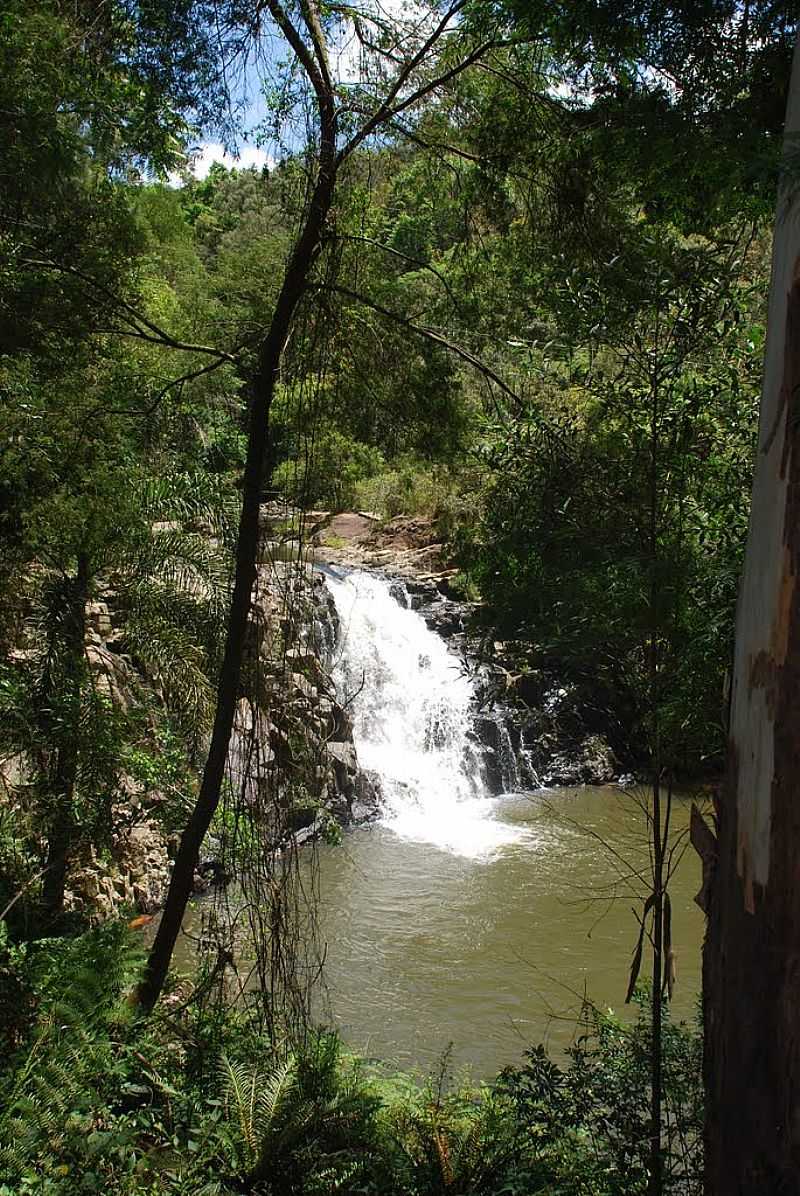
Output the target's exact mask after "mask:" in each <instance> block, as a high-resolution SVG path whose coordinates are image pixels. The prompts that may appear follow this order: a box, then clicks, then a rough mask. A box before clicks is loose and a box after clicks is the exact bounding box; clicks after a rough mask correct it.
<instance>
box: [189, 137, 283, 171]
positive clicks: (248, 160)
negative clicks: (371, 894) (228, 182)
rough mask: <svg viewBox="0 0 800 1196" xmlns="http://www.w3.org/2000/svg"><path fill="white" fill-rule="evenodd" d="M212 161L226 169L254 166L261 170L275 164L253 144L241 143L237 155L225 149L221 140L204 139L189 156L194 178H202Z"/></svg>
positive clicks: (268, 155)
mask: <svg viewBox="0 0 800 1196" xmlns="http://www.w3.org/2000/svg"><path fill="white" fill-rule="evenodd" d="M214 162H221V163H222V165H223V166H226V167H227V168H228V170H232V169H233V168H234V167H235V168H236V169H237V170H248V169H249V168H250V167H251V166H255V168H256V169H257V170H261V169H262V167H264V166H269V168H270V170H271V169H272V168H273V166H274V165H275V159H274V158H273V157H271V155H270V154H268V153H266V152H265V151H264V150H262V149H259V148H258V146H255V145H243V146H242V149H241V151H240V153H239V155H238V156H237V157H234V156H233V154H229V153H227V152H226V151H225V149H224V147H223V145H222V142H221V141H205V142H203V143H202V144H201V145H199V146H198V149H197V152H196V153H195V154H194V155H193V156H192V158H191V167H190V168H191V172H192V174H193V175H194V177H195V178H196V179H204V178H205V177H206V175H207V174H208V172H209V170H210V169H211V167H212V165H213V163H214Z"/></svg>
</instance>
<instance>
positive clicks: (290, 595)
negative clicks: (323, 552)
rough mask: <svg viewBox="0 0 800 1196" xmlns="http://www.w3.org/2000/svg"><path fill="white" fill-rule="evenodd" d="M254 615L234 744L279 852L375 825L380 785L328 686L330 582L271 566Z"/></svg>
mask: <svg viewBox="0 0 800 1196" xmlns="http://www.w3.org/2000/svg"><path fill="white" fill-rule="evenodd" d="M252 610H253V614H252V618H251V626H250V636H249V650H248V657H247V659H246V661H245V677H244V683H243V694H242V698H241V700H240V702H239V709H238V712H237V719H236V726H235V731H234V739H233V742H232V745H231V757H230V759H231V772H232V776H233V778H234V780H235V781H236V782H237V783H238V784H239V785H241V786H242V787H243V790H244V792H245V795H246V796H247V797H248V798H249V800H251V801H256V800H258V801H260V802H261V803H262V808H266V809H267V810H268V814H267V817H268V819H269V820H270V824H271V825H270V832H269V837H270V840H271V841H272V842H273V843H274V844H275V845H276V846H279V845H280V844H281V843H282V842H283V841H285V839H286V837H287V835H295V836H297V835H298V834H299V835H300V836H301V838H302V839H304V840H307V839H308V838H311V837H314V836H319V835H324V834H326V833H330V831H331V829H332V828H334V827H335V826H339V827H349V826H353V825H356V824H358V823H362V822H366V821H369V820H370V819H371V818H374V817H375V816H376V814H377V811H378V807H379V792H378V786H377V783H376V780H375V778H374V777H373V776H371V775H370V774H367V773H365V772H363V771H362V770H361V768H360V766H359V763H358V757H357V755H356V749H355V746H354V744H353V728H352V724H351V722H350V717H349V715H348V713H347V711H346V710H345V709H344V708H343V707H342V706H341V705H340V703H339V701H338V697H337V694H336V687H335V685H334V683H333V681H332V680H331V676H330V670H331V667H332V664H333V656H334V653H335V649H336V641H337V635H338V619H337V615H336V608H335V606H334V603H333V598H332V596H331V594H330V592H329V591H328V589H327V586H326V585H325V579H324V577H323V576H322V574H321V573H319V572H318V571H317V570H315V569H313V568H312V566H311V565H309V564H305V563H303V562H301V561H269V560H267V561H265V562H264V563H262V565H261V566H260V568H259V572H258V579H257V583H256V590H255V593H254V601H253V608H252ZM309 813H313V817H311V818H309V817H308V815H309ZM298 823H302V825H297V824H298Z"/></svg>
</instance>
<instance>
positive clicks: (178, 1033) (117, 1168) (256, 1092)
mask: <svg viewBox="0 0 800 1196" xmlns="http://www.w3.org/2000/svg"><path fill="white" fill-rule="evenodd" d="M0 956H2V957H1V958H0V974H2V975H3V976H5V977H6V980H7V983H6V984H5V986H4V987H2V989H0V1000H3V995H2V994H4V993H5V994H10V996H8V998H7V999H8V1000H9V1001H14V1002H16V1003H17V1005H19V996H18V994H19V993H21V992H24V993H25V1001H24V1003H23V1004H22V1005H21V1006H20V1007H19V1008H16V1009H15V1010H14V1011H13V1012H14V1013H15V1016H16V1022H15V1025H16V1032H15V1033H16V1036H15V1039H14V1042H13V1043H12V1047H11V1049H10V1050H9V1052H8V1053H7V1054H6V1056H5V1057H4V1059H3V1062H2V1063H0V1196H17V1194H28V1193H38V1194H41V1196H55V1194H58V1196H74V1194H82V1193H95V1192H101V1191H102V1192H105V1193H114V1194H119V1196H155V1194H156V1193H159V1194H160V1193H167V1194H173V1196H179V1194H180V1196H189V1194H191V1196H214V1194H220V1196H222V1194H226V1193H242V1192H252V1193H261V1194H264V1196H278V1194H280V1196H294V1194H298V1196H299V1194H301V1193H303V1194H305V1193H308V1194H319V1196H323V1194H328V1193H331V1194H332V1193H350V1194H352V1196H378V1194H381V1196H438V1194H442V1196H468V1194H470V1196H473V1194H474V1196H522V1194H523V1193H525V1194H532V1193H548V1194H549V1196H622V1193H625V1194H626V1196H636V1194H637V1193H644V1192H645V1191H646V1186H647V1169H646V1158H647V1155H646V1147H647V1134H648V1123H647V1110H648V1090H647V1061H648V1049H649V1047H648V1040H649V1027H648V1024H647V1007H646V1002H642V1005H641V1007H640V1010H639V1020H638V1021H637V1022H636V1023H635V1024H634V1025H633V1026H632V1027H626V1026H623V1025H622V1024H621V1023H619V1022H618V1021H616V1020H615V1019H614V1018H613V1017H611V1016H601V1015H599V1014H597V1013H590V1015H589V1017H588V1020H587V1023H586V1025H585V1027H584V1032H583V1033H582V1035H581V1037H580V1038H578V1040H577V1041H576V1043H575V1045H574V1046H573V1048H572V1050H571V1051H570V1052H569V1055H568V1058H567V1060H566V1062H562V1063H560V1064H559V1063H556V1062H554V1061H553V1060H551V1059H549V1058H548V1057H547V1055H546V1054H545V1052H544V1050H543V1048H541V1047H536V1048H533V1049H531V1050H530V1051H529V1052H528V1054H527V1056H526V1058H525V1060H524V1062H523V1063H522V1064H521V1065H520V1066H518V1067H514V1068H508V1069H506V1070H505V1071H504V1072H503V1073H502V1074H501V1075H500V1076H499V1077H498V1078H497V1080H496V1081H495V1082H493V1083H492V1084H487V1085H482V1086H474V1085H467V1084H465V1083H463V1082H461V1083H454V1082H453V1080H452V1078H451V1076H450V1074H449V1071H448V1068H447V1065H446V1059H445V1061H443V1063H442V1066H441V1067H440V1069H439V1070H438V1072H437V1073H436V1074H435V1075H434V1076H433V1077H432V1078H431V1079H429V1080H428V1082H427V1083H425V1084H422V1085H420V1084H418V1083H415V1082H414V1081H412V1080H411V1078H410V1077H407V1076H402V1075H401V1076H396V1075H395V1076H392V1075H389V1074H388V1073H386V1072H383V1071H378V1070H376V1069H375V1068H374V1067H371V1068H367V1065H366V1064H365V1063H364V1062H363V1061H360V1060H358V1059H356V1058H354V1057H353V1056H352V1055H350V1054H348V1053H347V1052H346V1051H345V1050H344V1048H343V1046H342V1044H341V1042H340V1040H339V1039H338V1037H337V1036H336V1035H335V1034H333V1033H331V1032H328V1031H325V1030H318V1031H315V1032H309V1033H308V1035H307V1037H306V1040H305V1041H304V1042H302V1043H299V1044H294V1045H293V1046H289V1044H287V1043H283V1042H274V1041H269V1040H267V1039H266V1038H265V1037H264V1036H263V1035H261V1034H260V1033H259V1032H258V1031H257V1029H256V1028H255V1025H254V1024H253V1023H252V1022H251V1021H250V1018H249V1015H248V1012H247V1010H246V1009H244V1008H241V1007H240V1008H237V1009H232V1010H231V1009H220V1008H218V1007H216V1006H213V1005H209V1006H207V1007H203V1006H202V1005H201V1004H200V1003H199V1002H191V1001H190V1002H189V1003H188V1004H186V1002H185V1000H183V999H182V998H180V999H179V998H176V999H175V1001H174V1003H173V1004H170V998H169V997H168V998H167V1000H166V1001H164V1002H162V1005H161V1006H160V1007H159V1008H158V1010H157V1011H156V1013H155V1014H154V1015H153V1016H151V1017H150V1018H149V1019H143V1018H141V1017H140V1016H139V1015H138V1012H137V1010H136V1008H135V1006H134V1005H133V1004H132V1003H131V1000H130V994H131V992H132V991H133V989H134V986H135V981H136V978H137V975H138V973H139V969H140V965H141V949H140V947H138V946H137V945H136V941H135V939H134V937H133V936H132V935H131V933H130V932H129V931H128V930H127V929H126V928H125V927H124V926H122V925H120V924H109V925H106V926H104V927H102V928H100V929H96V930H92V931H90V932H89V933H88V934H84V935H82V936H81V937H78V938H75V939H72V940H67V939H59V940H55V939H51V940H40V941H38V942H35V943H30V944H28V945H26V946H21V947H12V946H9V945H8V944H7V943H6V944H3V945H0ZM12 981H13V983H12ZM15 994H16V995H15ZM20 1008H21V1009H22V1010H23V1014H20ZM11 1012H12V1010H11V1009H9V1008H4V1009H2V1010H0V1016H2V1018H3V1020H4V1021H5V1019H6V1015H7V1014H10V1013H11ZM699 1060H700V1035H699V1032H698V1030H697V1029H696V1028H693V1027H689V1026H686V1025H680V1026H678V1025H672V1024H670V1023H669V1022H668V1024H667V1032H666V1035H665V1060H664V1073H665V1110H666V1112H665V1125H664V1137H665V1142H666V1147H667V1158H666V1173H667V1184H668V1186H667V1189H666V1190H667V1191H673V1192H681V1193H687V1194H691V1193H694V1192H699V1191H700V1180H699V1170H700V1167H699V1142H700V1136H699V1133H700V1131H699V1127H700V1125H701V1121H702V1109H701V1103H700V1080H699V1070H700V1068H699Z"/></svg>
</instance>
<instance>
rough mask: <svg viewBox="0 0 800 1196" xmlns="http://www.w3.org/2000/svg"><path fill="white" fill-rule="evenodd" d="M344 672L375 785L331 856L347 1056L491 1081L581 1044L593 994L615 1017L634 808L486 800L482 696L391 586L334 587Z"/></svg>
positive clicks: (680, 995)
mask: <svg viewBox="0 0 800 1196" xmlns="http://www.w3.org/2000/svg"><path fill="white" fill-rule="evenodd" d="M328 584H329V586H330V588H331V590H332V592H333V594H334V599H335V602H336V606H337V610H338V613H339V618H340V625H341V631H340V648H339V659H338V661H337V664H336V670H335V676H336V679H337V682H338V686H339V691H340V694H344V695H345V696H349V697H350V709H351V713H352V715H353V721H354V739H355V743H356V747H357V750H358V754H359V759H360V761H361V763H362V766H364V767H367V768H371V769H374V770H375V771H376V772H378V773H379V775H380V776H381V780H382V786H383V792H384V796H385V801H386V805H385V811H384V814H383V817H382V819H381V821H380V823H379V824H378V825H377V826H373V827H370V828H364V829H361V830H357V831H353V832H351V833H349V834H347V835H346V836H345V839H344V843H343V844H342V846H340V847H324V846H323V847H321V848H320V849H319V851H320V855H319V870H320V871H319V877H320V897H321V927H320V929H321V933H322V937H323V939H324V941H325V942H326V944H327V966H326V973H325V975H326V982H327V990H328V997H327V1005H326V1009H327V1012H328V1013H329V1016H330V1017H331V1018H332V1020H333V1021H335V1023H336V1024H337V1025H338V1026H339V1027H340V1028H341V1030H342V1032H343V1034H344V1036H345V1038H346V1039H347V1040H348V1042H350V1043H351V1044H352V1045H353V1046H354V1047H356V1048H358V1049H359V1050H362V1051H364V1052H366V1053H367V1054H372V1055H375V1056H379V1057H381V1058H385V1059H388V1060H391V1061H393V1062H395V1063H397V1064H400V1065H402V1066H409V1065H412V1066H415V1065H418V1066H421V1067H428V1066H430V1065H432V1064H434V1063H435V1061H436V1059H437V1058H438V1057H439V1056H440V1055H441V1054H442V1052H443V1051H444V1050H445V1049H446V1048H448V1046H449V1044H452V1060H453V1063H454V1065H461V1064H464V1065H469V1066H470V1067H471V1068H472V1069H473V1070H474V1072H475V1074H476V1075H479V1076H487V1075H491V1074H492V1073H494V1072H495V1071H497V1069H498V1068H499V1067H501V1066H503V1065H504V1064H505V1063H509V1062H513V1061H515V1060H517V1059H518V1058H519V1057H520V1055H521V1052H522V1051H523V1050H524V1048H525V1047H526V1046H527V1045H529V1044H531V1043H535V1042H539V1041H544V1042H547V1043H549V1044H550V1046H551V1047H552V1048H553V1049H554V1050H555V1051H556V1052H561V1051H563V1049H564V1048H565V1047H566V1046H567V1045H568V1044H569V1042H570V1041H571V1040H572V1039H573V1038H574V1036H575V1035H576V1033H578V1032H579V1027H578V1019H579V1015H580V1009H581V1004H582V1001H583V997H584V994H586V995H587V996H588V997H589V998H590V999H591V1000H592V1001H593V1002H594V1003H595V1004H596V1005H597V1006H599V1007H600V1008H602V1009H605V1008H608V1007H613V1008H614V1009H616V1010H620V1009H621V1007H622V1005H623V1000H624V995H625V990H626V987H627V979H628V969H629V966H630V958H631V954H632V951H633V947H634V944H635V939H636V935H637V932H638V926H637V922H636V919H635V916H634V912H633V910H634V909H636V910H637V912H638V911H640V910H641V893H642V892H643V890H644V884H643V883H642V881H641V880H640V879H639V878H638V877H637V876H636V875H635V874H636V873H637V872H638V873H640V875H646V873H647V870H648V866H649V864H648V860H649V855H648V847H647V840H646V827H645V819H644V815H643V813H642V810H641V802H642V799H643V797H644V794H643V793H642V792H636V791H634V792H626V791H623V790H621V789H620V788H618V787H610V788H583V789H579V790H572V791H565V790H545V791H539V792H535V793H509V794H506V795H504V796H501V797H499V798H492V797H489V796H487V793H486V791H485V789H484V786H483V784H482V779H481V771H480V754H479V751H478V750H477V749H476V745H475V744H474V743H473V742H472V741H471V738H470V734H469V729H470V698H471V682H470V680H469V678H468V677H467V676H466V675H465V673H464V671H463V669H462V667H461V665H460V662H459V661H458V660H457V658H456V657H455V656H453V655H452V654H451V653H450V652H449V651H448V650H447V647H446V645H445V644H444V642H443V641H442V640H441V639H440V638H439V637H438V636H437V635H435V634H434V633H433V632H432V631H430V630H429V629H428V628H427V626H426V625H425V622H424V620H423V619H422V618H421V616H420V615H418V614H417V613H415V612H414V611H412V610H409V609H407V608H406V607H404V605H403V604H402V602H398V601H397V598H398V596H399V597H401V598H402V594H400V595H398V591H397V587H396V586H395V587H393V589H390V586H389V583H388V582H387V581H386V580H384V579H381V578H379V577H376V576H374V575H369V574H359V573H351V574H344V575H339V576H337V575H336V574H333V575H332V576H330V577H329V582H328ZM688 813H689V803H688V800H687V799H676V801H675V803H674V811H673V826H674V831H675V835H674V838H673V841H674V842H675V843H676V850H675V860H676V867H675V875H674V876H673V878H672V881H671V885H670V890H671V897H672V906H673V942H674V944H675V950H676V957H677V971H678V984H677V987H676V991H675V999H674V1005H673V1009H674V1014H675V1016H677V1017H690V1016H692V1014H693V1011H694V1007H695V1003H696V998H697V993H698V991H699V980H700V941H701V936H702V929H703V919H702V915H701V913H700V910H699V909H698V908H697V907H696V906H695V905H694V903H693V901H692V897H693V895H694V893H696V892H697V890H698V889H699V887H700V869H699V864H698V862H697V860H696V858H695V857H694V853H693V852H692V851H691V849H689V850H684V849H685V846H686V828H687V825H688Z"/></svg>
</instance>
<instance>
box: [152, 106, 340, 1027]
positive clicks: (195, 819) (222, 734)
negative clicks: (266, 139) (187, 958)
mask: <svg viewBox="0 0 800 1196" xmlns="http://www.w3.org/2000/svg"><path fill="white" fill-rule="evenodd" d="M318 98H319V100H320V121H321V139H320V155H319V165H318V169H317V178H316V184H315V187H314V192H313V194H312V197H311V201H310V203H309V207H308V212H307V215H306V218H305V223H304V225H303V228H302V231H301V233H300V236H299V239H298V241H297V243H296V245H295V248H294V250H293V252H292V256H291V258H290V260H289V264H288V266H287V269H286V275H285V277H284V281H283V286H282V287H281V291H280V294H279V296H278V301H277V303H276V306H275V310H274V313H273V316H272V322H271V324H270V328H269V332H268V333H267V336H266V339H265V340H264V342H263V344H262V346H261V350H260V353H259V362H258V367H257V370H256V373H255V376H254V378H253V381H252V386H251V396H252V397H251V402H250V426H249V434H248V445H247V460H246V463H245V470H244V494H243V499H242V510H241V515H240V519H239V537H238V542H237V549H236V565H235V573H234V586H233V595H232V598H231V607H230V614H229V617H228V630H227V636H226V641H225V652H224V655H223V660H222V667H221V669H220V676H219V681H218V685H217V707H216V714H215V718H214V726H213V730H212V734H211V745H210V747H209V753H208V758H207V760H206V765H205V769H204V771H203V779H202V783H201V786H200V793H199V796H198V799H197V803H196V805H195V808H194V810H193V811H192V815H191V817H190V819H189V822H188V823H187V826H186V829H185V831H184V832H183V835H182V836H181V842H180V846H179V848H178V853H177V856H176V858H175V866H174V868H173V870H172V878H171V880H170V886H169V891H168V893H167V899H166V903H165V906H164V912H163V914H162V916H161V922H160V924H159V927H158V932H157V934H156V937H155V941H154V942H153V946H152V949H151V951H150V956H149V959H148V962H147V967H146V970H145V975H144V978H143V981H142V984H141V986H140V988H139V1002H140V1004H141V1005H142V1007H143V1008H144V1009H145V1010H147V1009H152V1007H153V1006H154V1005H155V1003H156V1001H157V1000H158V997H159V994H160V992H161V989H162V988H163V985H164V980H165V978H166V974H167V969H168V967H169V963H170V960H171V958H172V952H173V949H174V946H175V942H176V940H177V937H178V934H179V932H180V928H181V922H182V920H183V915H184V913H185V910H186V905H187V902H188V900H189V897H190V895H191V891H192V882H193V878H194V872H195V868H196V867H197V862H198V858H199V854H200V847H201V845H202V842H203V839H204V837H205V834H206V832H207V830H208V828H209V826H210V824H211V819H212V818H213V816H214V811H215V810H216V808H217V806H218V804H219V798H220V791H221V787H222V781H223V778H224V775H225V765H226V762H227V757H228V745H229V743H230V737H231V730H232V727H233V718H234V713H235V709H236V701H237V698H238V696H239V681H240V673H241V660H242V651H243V648H244V642H245V634H246V631H247V620H248V616H249V613H250V604H251V594H252V589H253V583H254V582H255V578H256V561H257V552H258V535H259V507H260V502H261V488H262V484H263V472H264V461H265V459H266V454H267V444H268V421H269V412H270V407H271V405H272V399H273V395H274V393H275V385H276V383H277V381H278V376H279V370H280V364H281V357H282V355H283V349H284V345H285V344H286V339H287V337H288V335H289V330H290V327H291V323H292V318H293V316H294V314H295V311H296V310H297V306H298V304H299V302H300V300H301V299H302V297H303V295H304V294H305V292H306V290H307V288H308V283H309V279H310V277H311V273H312V270H313V267H314V262H315V261H316V258H317V256H318V254H319V251H320V248H321V246H322V241H323V236H324V232H325V224H326V220H327V217H328V213H329V211H330V208H331V203H332V200H333V193H334V187H335V183H336V173H337V161H336V112H335V107H334V97H333V94H332V91H328V94H327V95H323V96H320V97H318Z"/></svg>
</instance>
